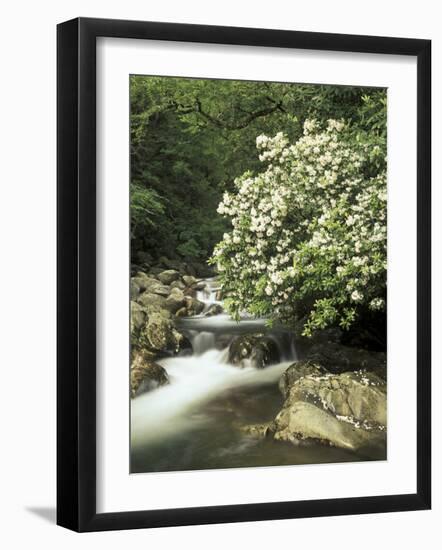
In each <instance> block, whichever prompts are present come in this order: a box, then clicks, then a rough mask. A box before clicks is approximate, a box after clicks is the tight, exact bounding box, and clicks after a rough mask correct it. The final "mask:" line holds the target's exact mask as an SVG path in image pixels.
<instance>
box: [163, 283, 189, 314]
mask: <svg viewBox="0 0 442 550" xmlns="http://www.w3.org/2000/svg"><path fill="white" fill-rule="evenodd" d="M185 303H186V300H185V297H184V294H183V292H182V290H180V289H179V288H173V289H172V291H171V293H170V294H169V296H168V297H167V298H166V304H165V306H164V307H165V308H166V309H168V310H169V311H170V312H171V313H176V312H177V311H178V310H179V309H180V308H181V307H183V306H184V305H185Z"/></svg>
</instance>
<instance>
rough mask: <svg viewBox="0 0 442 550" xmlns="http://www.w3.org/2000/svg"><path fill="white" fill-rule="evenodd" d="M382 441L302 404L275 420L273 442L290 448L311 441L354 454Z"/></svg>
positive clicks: (377, 434) (376, 433) (379, 434)
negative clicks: (289, 443) (277, 441)
mask: <svg viewBox="0 0 442 550" xmlns="http://www.w3.org/2000/svg"><path fill="white" fill-rule="evenodd" d="M384 437H385V436H384V434H382V432H380V431H378V430H377V431H368V430H364V429H358V428H356V427H354V426H353V425H352V424H350V423H348V422H342V421H340V420H338V419H337V418H336V417H335V416H334V415H332V414H330V413H329V412H327V411H325V410H324V409H320V408H319V407H316V406H315V405H312V404H311V403H307V402H304V401H298V402H296V403H294V404H293V405H292V406H291V407H289V408H284V409H283V410H282V411H281V412H280V413H279V415H278V416H277V417H276V419H275V433H274V439H276V440H280V441H289V442H291V443H294V444H298V443H300V442H304V441H312V442H319V443H323V444H328V445H332V446H335V447H341V448H343V449H349V450H352V451H356V450H358V449H361V448H363V447H364V446H368V445H373V444H374V443H377V444H382V441H383V440H384Z"/></svg>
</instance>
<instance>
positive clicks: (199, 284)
mask: <svg viewBox="0 0 442 550" xmlns="http://www.w3.org/2000/svg"><path fill="white" fill-rule="evenodd" d="M206 286H207V283H205V282H204V281H198V282H197V283H195V284H194V285H192V288H193V289H194V290H204V289H205V288H206Z"/></svg>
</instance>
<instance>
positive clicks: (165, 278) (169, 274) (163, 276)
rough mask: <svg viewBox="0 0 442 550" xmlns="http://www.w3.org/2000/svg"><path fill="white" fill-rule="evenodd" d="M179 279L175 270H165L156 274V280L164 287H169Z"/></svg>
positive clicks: (178, 274)
mask: <svg viewBox="0 0 442 550" xmlns="http://www.w3.org/2000/svg"><path fill="white" fill-rule="evenodd" d="M179 278H180V273H179V271H176V269H167V270H166V271H162V272H161V273H159V274H158V279H159V280H160V281H161V282H162V283H163V284H165V285H170V284H171V283H173V282H174V281H176V280H178V279H179Z"/></svg>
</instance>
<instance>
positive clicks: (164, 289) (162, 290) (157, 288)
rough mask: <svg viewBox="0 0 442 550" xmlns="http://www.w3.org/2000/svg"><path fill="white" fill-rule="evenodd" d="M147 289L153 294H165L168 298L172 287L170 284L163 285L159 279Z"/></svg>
mask: <svg viewBox="0 0 442 550" xmlns="http://www.w3.org/2000/svg"><path fill="white" fill-rule="evenodd" d="M147 290H148V292H150V293H151V294H158V295H159V296H164V297H165V298H167V296H169V294H170V291H171V288H170V286H167V285H163V284H162V283H159V282H158V281H157V282H156V284H153V285H151V286H150V287H149V288H148V289H147Z"/></svg>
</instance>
